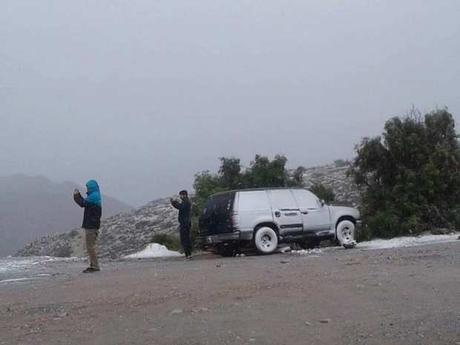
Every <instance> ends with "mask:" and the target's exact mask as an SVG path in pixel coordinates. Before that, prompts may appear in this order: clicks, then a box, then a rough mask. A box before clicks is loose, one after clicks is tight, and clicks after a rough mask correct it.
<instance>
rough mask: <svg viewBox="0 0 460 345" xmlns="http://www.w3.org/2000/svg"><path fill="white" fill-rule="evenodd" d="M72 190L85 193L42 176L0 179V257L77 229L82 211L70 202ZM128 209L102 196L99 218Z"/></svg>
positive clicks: (110, 198) (126, 206)
mask: <svg viewBox="0 0 460 345" xmlns="http://www.w3.org/2000/svg"><path fill="white" fill-rule="evenodd" d="M74 188H79V189H80V190H82V191H84V190H85V188H83V187H80V186H78V185H76V184H74V183H72V182H64V183H54V182H52V181H50V180H48V179H47V178H45V177H42V176H34V177H31V176H25V175H13V176H7V177H0V256H6V255H10V254H14V252H15V251H16V250H18V249H19V248H21V247H22V246H24V245H25V244H26V243H27V242H30V241H33V240H35V239H37V238H39V237H42V236H44V235H46V234H51V233H63V232H65V231H68V230H69V229H71V228H74V227H79V226H80V225H81V221H82V217H83V210H82V209H81V208H80V207H78V206H77V205H75V203H74V202H73V199H72V193H73V190H74ZM102 190H103V189H102ZM130 208H131V207H130V206H129V205H127V204H126V203H124V202H121V201H119V200H116V199H114V198H112V197H109V196H104V199H103V217H109V216H112V215H114V214H117V213H119V212H121V211H125V210H128V209H130Z"/></svg>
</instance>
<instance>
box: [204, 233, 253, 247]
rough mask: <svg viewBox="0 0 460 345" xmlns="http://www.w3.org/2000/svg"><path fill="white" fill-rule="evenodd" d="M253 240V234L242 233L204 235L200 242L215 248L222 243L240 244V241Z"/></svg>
mask: <svg viewBox="0 0 460 345" xmlns="http://www.w3.org/2000/svg"><path fill="white" fill-rule="evenodd" d="M251 239H252V233H250V232H249V233H245V232H243V233H242V232H241V231H234V232H227V233H222V234H215V235H204V236H200V242H201V244H203V245H205V246H206V245H207V246H213V245H217V244H220V243H229V242H238V241H250V240H251Z"/></svg>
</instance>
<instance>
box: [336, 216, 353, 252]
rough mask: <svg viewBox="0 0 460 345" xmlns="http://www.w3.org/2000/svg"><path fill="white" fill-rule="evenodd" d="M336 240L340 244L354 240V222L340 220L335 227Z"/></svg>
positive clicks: (343, 244)
mask: <svg viewBox="0 0 460 345" xmlns="http://www.w3.org/2000/svg"><path fill="white" fill-rule="evenodd" d="M336 235H337V241H338V242H339V244H340V245H341V246H347V245H349V244H351V243H353V242H354V241H355V223H353V222H352V221H351V220H342V221H341V222H339V224H337V228H336Z"/></svg>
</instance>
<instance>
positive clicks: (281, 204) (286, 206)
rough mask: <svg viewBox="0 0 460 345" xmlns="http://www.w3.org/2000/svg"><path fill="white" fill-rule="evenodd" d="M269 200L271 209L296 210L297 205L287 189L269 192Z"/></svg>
mask: <svg viewBox="0 0 460 345" xmlns="http://www.w3.org/2000/svg"><path fill="white" fill-rule="evenodd" d="M269 195H270V200H271V201H272V207H273V209H278V210H298V209H299V206H298V205H297V203H296V201H295V199H294V197H293V195H292V193H291V191H290V190H289V189H274V190H270V191H269Z"/></svg>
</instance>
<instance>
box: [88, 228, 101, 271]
mask: <svg viewBox="0 0 460 345" xmlns="http://www.w3.org/2000/svg"><path fill="white" fill-rule="evenodd" d="M97 235H98V231H97V230H93V229H85V237H86V251H87V252H88V257H89V267H91V268H95V269H99V263H98V261H97V252H96V249H97Z"/></svg>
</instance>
